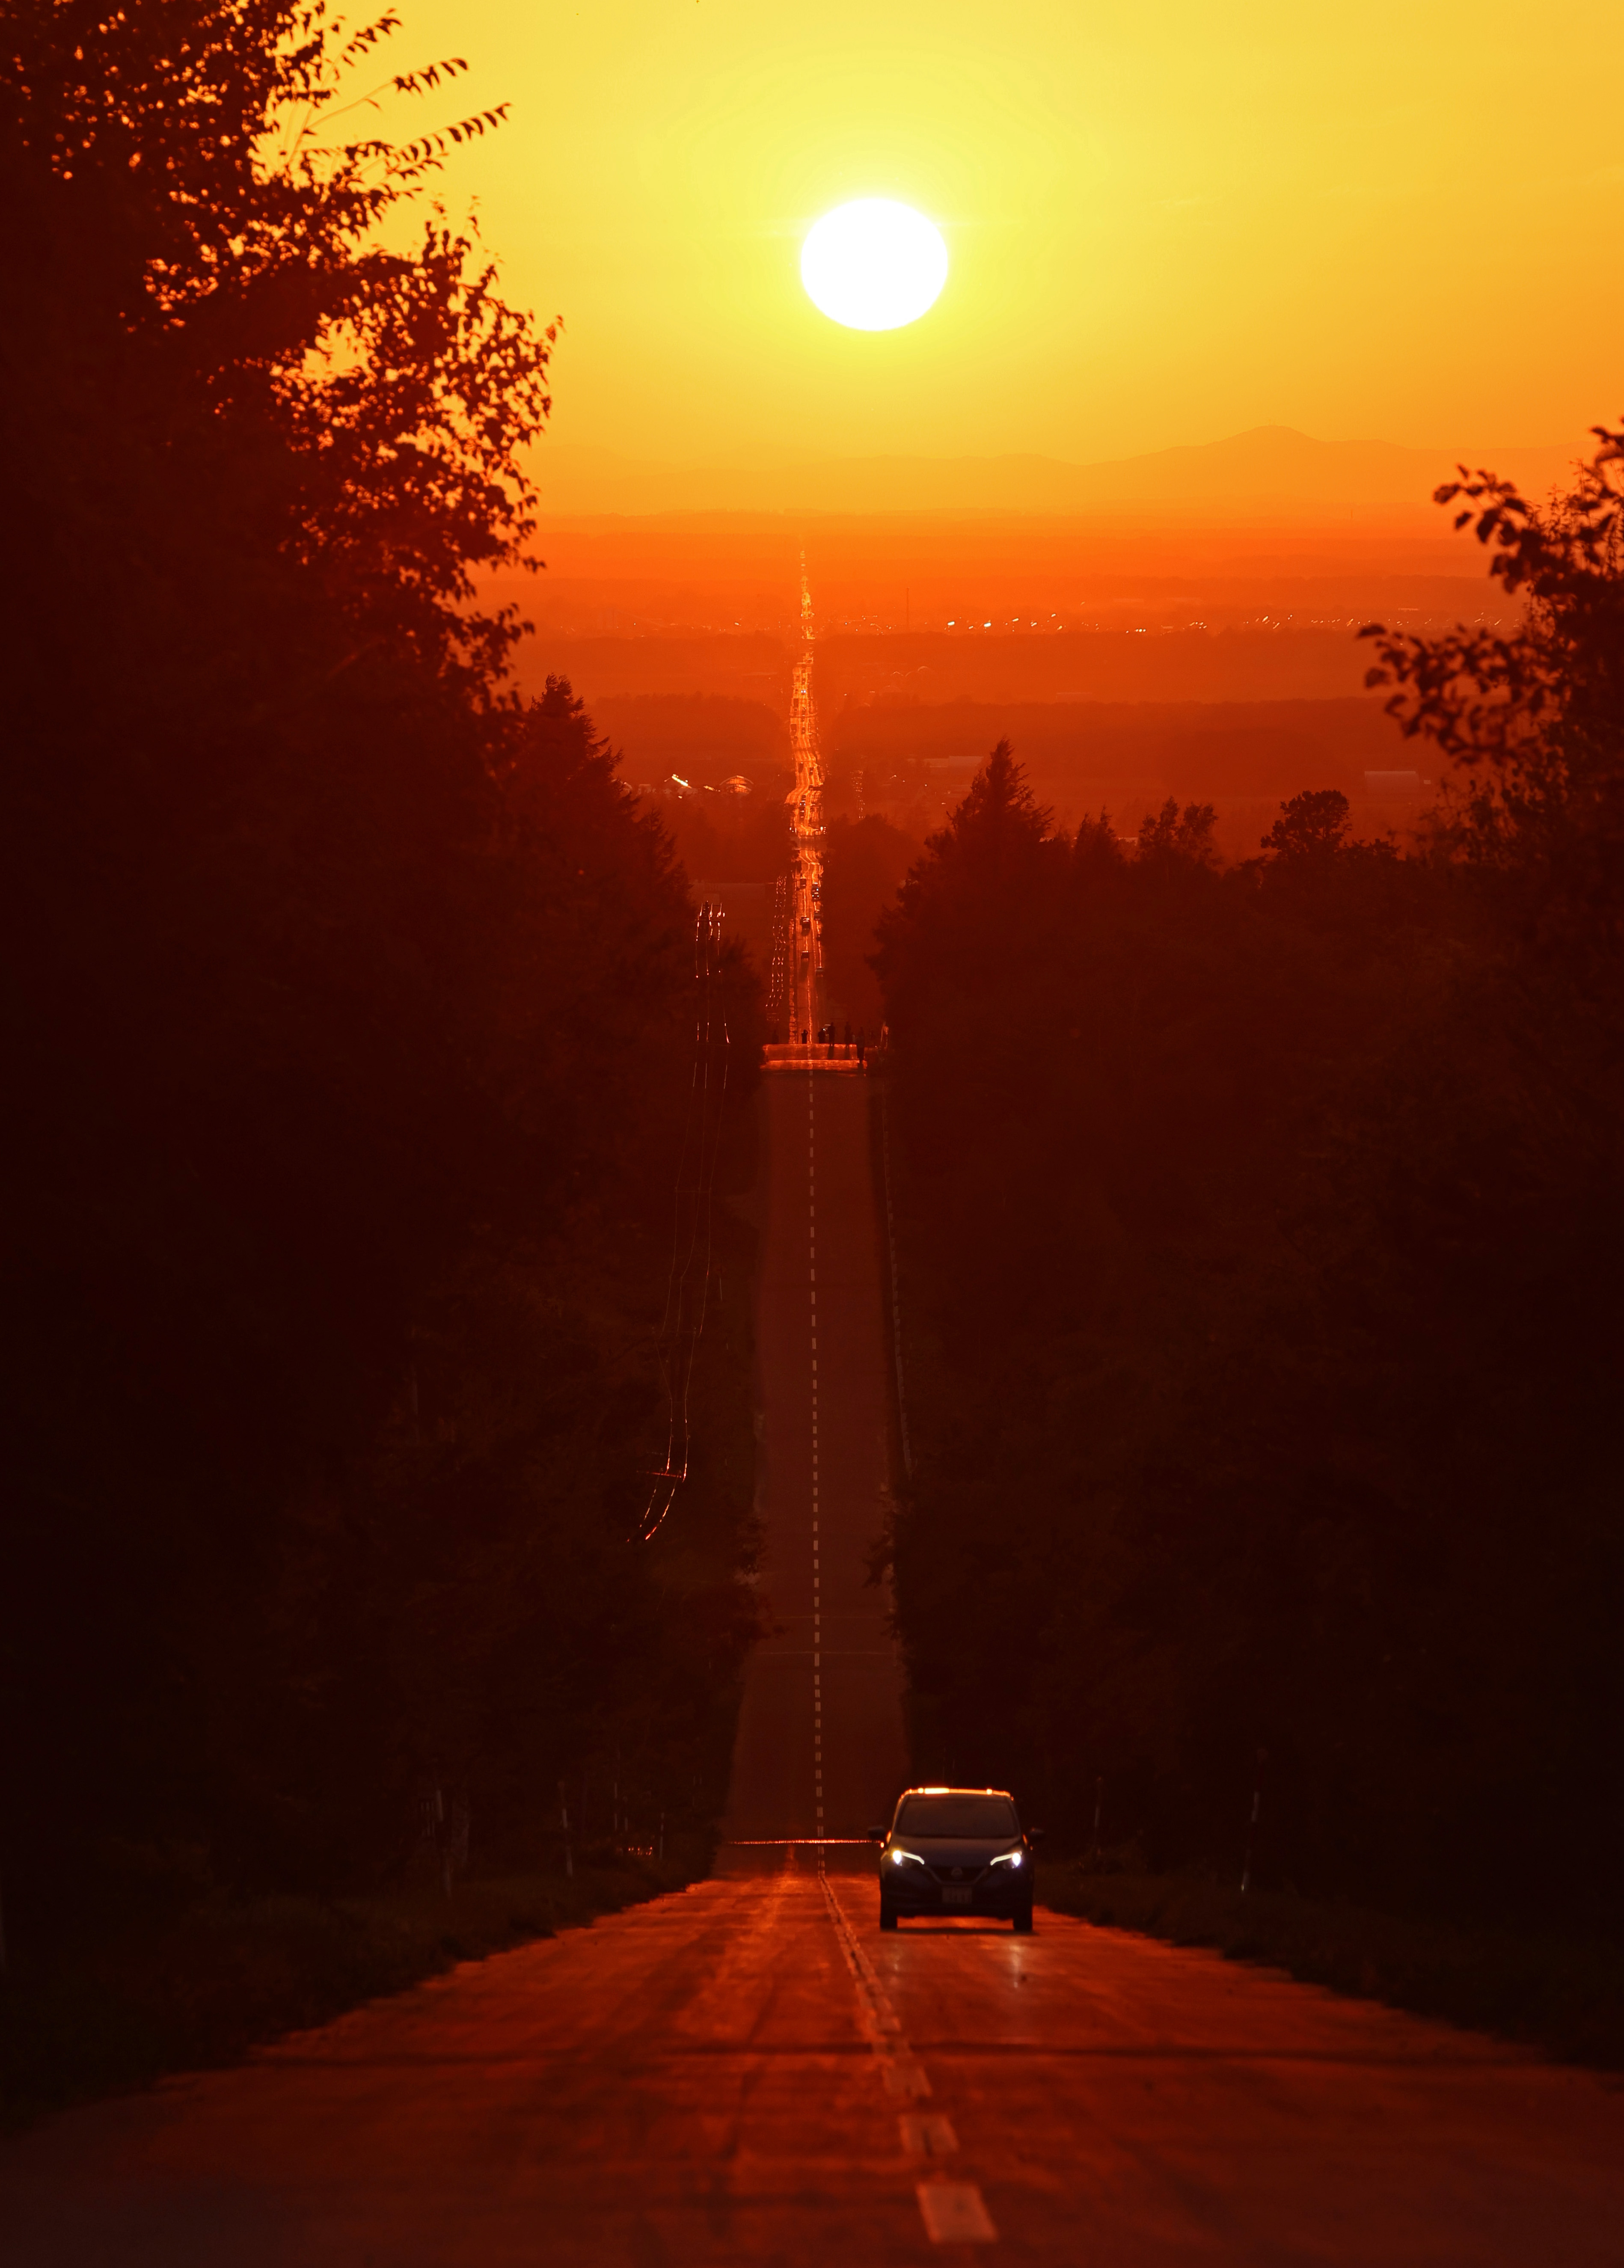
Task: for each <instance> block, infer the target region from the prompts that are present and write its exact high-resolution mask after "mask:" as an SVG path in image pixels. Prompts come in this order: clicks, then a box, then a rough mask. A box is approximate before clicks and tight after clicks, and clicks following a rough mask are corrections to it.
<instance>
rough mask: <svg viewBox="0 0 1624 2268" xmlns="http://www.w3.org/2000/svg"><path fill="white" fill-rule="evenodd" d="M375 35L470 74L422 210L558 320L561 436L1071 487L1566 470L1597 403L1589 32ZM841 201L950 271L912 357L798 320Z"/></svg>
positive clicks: (1603, 369)
mask: <svg viewBox="0 0 1624 2268" xmlns="http://www.w3.org/2000/svg"><path fill="white" fill-rule="evenodd" d="M403 12H404V15H405V24H404V27H403V29H402V31H401V32H400V33H399V34H397V36H396V39H395V40H394V42H393V48H394V55H395V58H396V59H397V62H398V64H399V66H400V67H404V65H405V64H406V63H408V62H410V63H415V62H417V61H419V60H423V59H427V58H428V57H430V56H431V55H444V54H448V53H456V54H462V55H467V57H468V59H469V61H470V63H472V65H473V70H472V71H471V73H470V75H469V77H468V78H467V80H466V81H464V82H463V83H462V88H466V90H467V92H466V94H463V93H462V90H461V89H459V90H458V93H459V96H460V98H461V100H462V102H463V105H464V107H470V108H471V107H474V106H475V105H476V104H480V105H483V104H489V103H494V102H496V101H501V100H506V101H509V102H511V105H512V114H511V123H510V124H509V126H508V127H507V128H506V129H504V131H503V133H501V134H500V135H498V136H496V137H495V139H494V140H488V141H486V142H484V143H482V144H476V145H474V148H473V149H472V151H468V152H466V153H463V154H460V155H459V157H458V158H456V160H455V161H454V163H453V165H452V167H451V169H450V170H449V172H448V173H447V174H446V176H445V184H444V194H445V195H446V197H447V199H448V201H449V203H450V204H451V206H452V210H453V211H455V210H459V209H461V208H464V207H466V205H467V202H468V200H469V199H470V198H476V199H477V201H478V203H479V207H480V212H481V225H482V227H483V230H484V233H485V236H486V238H487V239H488V241H489V245H490V247H492V249H493V250H494V251H495V252H496V253H497V254H499V256H500V258H501V260H502V261H503V275H504V283H505V288H506V291H507V292H508V295H509V296H510V297H511V298H515V299H517V300H519V301H522V302H523V303H525V304H527V305H530V306H533V307H534V308H535V309H536V310H537V312H538V313H540V314H541V315H543V316H549V315H551V314H553V313H555V312H556V313H562V315H563V317H564V320H565V323H566V325H567V335H566V338H565V341H564V342H563V345H562V350H561V352H560V355H559V358H558V363H557V370H556V379H557V383H556V387H555V394H556V402H557V408H556V415H555V427H554V432H555V438H556V439H557V440H558V441H560V442H569V443H574V444H577V445H584V446H593V447H600V448H607V449H614V450H617V451H621V452H623V453H626V454H628V455H631V456H635V457H647V458H658V459H666V460H671V459H683V460H692V459H710V460H717V461H725V462H730V463H740V462H747V461H761V460H774V459H779V458H784V457H800V456H806V455H825V454H837V455H866V454H870V453H893V452H901V453H909V454H926V455H955V456H957V455H966V454H983V453H1001V452H1004V451H1009V450H1035V451H1039V452H1042V453H1047V454H1051V455H1055V456H1061V457H1066V458H1070V459H1074V460H1090V459H1095V458H1099V457H1105V456H1113V455H1121V454H1126V453H1133V452H1135V451H1139V450H1143V449H1154V448H1160V447H1165V446H1169V445H1172V444H1173V443H1177V442H1184V441H1201V440H1206V439H1210V438H1216V437H1217V436H1219V435H1222V434H1225V433H1229V432H1233V431H1238V430H1240V429H1242V428H1245V427H1247V426H1251V425H1258V424H1265V423H1281V424H1290V425H1297V426H1300V427H1302V428H1304V430H1305V431H1310V432H1313V433H1316V434H1319V435H1322V436H1325V437H1326V438H1347V437H1354V436H1379V437H1380V438H1385V439H1389V440H1394V441H1403V442H1410V443H1415V444H1434V443H1437V444H1443V445H1446V446H1456V445H1459V446H1468V445H1477V444H1480V443H1481V444H1485V445H1487V444H1490V443H1494V442H1504V443H1512V442H1531V443H1532V442H1547V441H1558V442H1567V441H1568V440H1569V439H1570V438H1575V437H1576V436H1577V435H1579V434H1581V433H1582V432H1583V431H1584V429H1585V427H1586V426H1588V425H1589V424H1590V423H1591V422H1593V421H1594V420H1595V419H1597V418H1598V417H1603V416H1613V415H1615V414H1617V413H1619V412H1620V411H1624V126H1621V125H1620V111H1619V106H1618V94H1617V82H1618V73H1617V65H1618V45H1619V18H1618V14H1617V11H1616V7H1615V5H1613V0H1606V4H1605V5H1604V4H1591V0H1583V4H1566V5H1564V4H1562V0H1555V4H1547V5H1546V6H1544V7H1543V8H1541V9H1539V10H1530V9H1529V8H1527V7H1526V6H1525V4H1522V0H1444V4H1430V0H1409V4H1406V5H1400V4H1396V0H1374V4H1365V5H1361V6H1357V7H1355V6H1348V7H1345V8H1341V9H1338V10H1335V11H1330V10H1328V9H1327V8H1326V7H1325V6H1324V5H1323V4H1321V5H1318V6H1314V5H1296V6H1290V7H1287V6H1284V5H1280V4H1275V0H1268V4H1233V5H1231V6H1229V7H1224V6H1216V5H1214V4H1213V0H1133V4H1128V0H1104V4H1099V5H1083V4H1077V0H1067V4H1063V5H1062V4H1054V0H1003V4H1001V5H999V6H996V7H991V6H988V5H986V4H978V5H974V6H972V5H969V4H967V0H825V4H819V5H817V6H811V5H802V6H800V7H798V8H795V7H790V6H789V5H787V4H784V0H778V4H766V5H764V4H763V0H600V4H598V5H595V6H589V7H582V8H579V9H575V8H570V7H567V6H565V7H554V6H548V5H545V4H536V0H525V4H520V0H403ZM455 114H457V112H456V110H455V109H454V108H453V104H452V98H448V97H446V96H437V97H432V98H430V100H429V102H428V103H427V104H425V105H423V106H418V105H416V104H411V103H405V102H396V103H393V104H392V105H391V106H390V107H389V110H388V112H387V114H386V125H387V128H388V129H389V130H391V131H392V132H393V133H395V134H397V135H399V136H404V134H406V133H407V132H408V131H410V130H412V129H415V127H416V126H417V124H418V122H420V121H421V122H422V123H423V124H425V125H426V124H429V123H432V122H442V121H444V120H445V119H448V118H450V117H451V116H453V115H455ZM861 195H878V196H889V197H896V198H900V199H901V200H903V201H904V202H906V203H910V204H914V205H916V206H918V207H919V208H920V209H921V210H922V211H924V212H926V213H928V214H930V217H932V218H933V219H934V220H935V221H937V224H938V225H939V226H940V227H941V228H942V230H943V232H944V235H945V236H946V238H947V240H948V244H949V247H950V251H951V254H952V272H951V274H950V276H949V280H948V284H947V286H946V289H945V290H944V292H943V294H942V297H941V299H940V300H939V301H938V303H937V306H936V307H935V308H934V309H933V310H932V312H931V313H930V314H929V315H928V316H926V317H925V318H924V319H923V320H922V321H921V322H919V323H917V324H915V325H914V326H912V327H911V328H908V329H905V330H900V331H894V332H887V333H878V334H872V333H857V332H851V331H846V330H842V329H841V328H838V327H837V326H836V325H834V324H833V323H831V322H830V321H828V320H827V318H826V317H824V316H822V315H820V314H819V313H818V312H817V310H816V309H815V308H814V307H812V305H811V303H810V302H809V301H808V300H807V298H805V294H804V292H803V291H802V289H801V286H800V283H799V279H798V276H797V254H798V248H799V244H800V239H801V237H802V235H803V234H804V232H805V228H806V227H807V226H808V225H810V223H811V222H812V220H813V219H815V218H816V217H818V215H819V213H821V212H824V211H826V210H827V209H828V208H829V207H830V206H831V205H834V204H836V203H840V202H841V200H843V199H845V198H849V197H854V196H861Z"/></svg>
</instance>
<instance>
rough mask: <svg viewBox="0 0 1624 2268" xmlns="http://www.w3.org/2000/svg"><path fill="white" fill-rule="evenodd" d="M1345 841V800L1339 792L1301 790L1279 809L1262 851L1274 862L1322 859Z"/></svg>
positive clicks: (1330, 790)
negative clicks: (1269, 854)
mask: <svg viewBox="0 0 1624 2268" xmlns="http://www.w3.org/2000/svg"><path fill="white" fill-rule="evenodd" d="M1347 840H1348V798H1347V797H1346V796H1345V795H1344V794H1343V793H1342V792H1341V789H1340V788H1334V787H1317V788H1304V791H1303V792H1302V794H1301V795H1294V796H1293V797H1292V798H1291V799H1290V801H1289V802H1287V803H1284V804H1282V806H1281V810H1280V816H1279V818H1278V819H1277V820H1276V821H1275V823H1274V825H1273V826H1272V827H1271V828H1269V830H1268V834H1267V835H1266V836H1264V837H1263V843H1262V847H1263V849H1264V850H1265V851H1272V852H1273V853H1274V855H1275V858H1326V857H1328V856H1329V855H1330V854H1331V853H1332V852H1334V851H1340V850H1341V847H1342V845H1343V844H1344V843H1346V842H1347Z"/></svg>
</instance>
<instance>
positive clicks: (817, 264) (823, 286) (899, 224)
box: [801, 197, 947, 331]
mask: <svg viewBox="0 0 1624 2268" xmlns="http://www.w3.org/2000/svg"><path fill="white" fill-rule="evenodd" d="M801 281H802V283H803V284H805V286H806V296H807V298H809V299H810V300H811V301H812V305H813V306H815V307H818V308H819V309H821V311H822V312H823V313H824V314H826V315H827V316H828V317H829V319H830V320H831V321H833V322H836V323H843V324H844V325H845V326H846V328H847V329H848V330H849V331H895V330H900V328H901V327H902V325H903V324H904V323H915V322H917V321H918V320H919V318H920V317H921V315H922V314H924V313H926V311H927V310H928V309H929V308H931V307H933V306H935V305H936V302H937V298H938V296H939V294H940V292H941V289H942V286H943V284H945V283H946V281H947V247H946V245H945V244H944V242H943V241H942V234H941V231H940V230H939V229H937V227H935V226H934V225H933V224H932V223H931V222H930V221H928V220H927V219H926V218H925V217H924V215H923V213H920V212H915V210H914V209H913V207H912V206H911V205H900V204H897V203H893V200H892V199H891V198H890V197H858V198H856V199H855V200H854V202H853V203H850V204H849V205H836V206H835V208H834V211H833V212H827V213H825V215H824V216H823V218H822V219H821V220H819V221H814V222H813V224H812V226H811V228H809V229H808V230H807V232H806V239H805V243H804V244H803V245H802V247H801Z"/></svg>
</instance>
